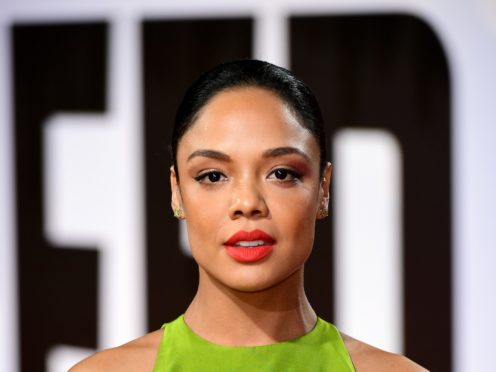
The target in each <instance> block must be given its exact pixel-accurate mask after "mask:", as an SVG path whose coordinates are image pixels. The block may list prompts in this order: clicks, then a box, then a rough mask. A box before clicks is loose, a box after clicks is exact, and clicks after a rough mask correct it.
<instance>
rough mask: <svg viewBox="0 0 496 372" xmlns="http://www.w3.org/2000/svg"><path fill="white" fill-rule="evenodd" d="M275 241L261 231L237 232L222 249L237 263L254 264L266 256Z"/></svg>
mask: <svg viewBox="0 0 496 372" xmlns="http://www.w3.org/2000/svg"><path fill="white" fill-rule="evenodd" d="M275 242H276V240H275V239H274V238H273V237H271V236H270V235H269V234H267V233H266V232H264V231H262V230H258V229H256V230H252V231H244V230H241V231H238V232H237V233H236V234H234V235H233V236H231V237H230V238H229V239H228V240H227V241H226V242H225V243H224V247H225V248H226V252H227V254H228V255H229V256H231V257H232V258H234V259H235V260H236V261H239V262H256V261H260V260H261V259H262V258H264V257H265V256H267V255H268V254H269V253H270V252H271V251H272V248H273V247H274V243H275Z"/></svg>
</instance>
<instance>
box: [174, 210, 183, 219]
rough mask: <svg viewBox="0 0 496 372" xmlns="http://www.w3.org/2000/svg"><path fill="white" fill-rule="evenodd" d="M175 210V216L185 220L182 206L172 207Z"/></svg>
mask: <svg viewBox="0 0 496 372" xmlns="http://www.w3.org/2000/svg"><path fill="white" fill-rule="evenodd" d="M172 210H173V211H174V217H176V218H177V219H178V220H184V214H183V210H182V208H172Z"/></svg>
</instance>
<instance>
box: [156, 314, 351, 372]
mask: <svg viewBox="0 0 496 372" xmlns="http://www.w3.org/2000/svg"><path fill="white" fill-rule="evenodd" d="M163 328H164V335H163V337H162V341H161V343H160V347H159V350H158V354H157V359H156V361H155V367H154V368H153V371H154V372H164V371H167V372H169V371H216V372H217V371H218V372H222V371H236V372H243V371H284V372H286V371H298V372H301V371H312V372H317V371H332V372H345V371H346V372H348V371H355V369H354V368H353V364H352V362H351V358H350V356H349V354H348V351H347V350H346V347H345V345H344V343H343V340H342V338H341V335H340V334H339V331H338V330H337V329H336V327H334V326H333V325H332V324H330V323H328V322H326V321H324V320H322V319H320V318H318V319H317V323H316V325H315V327H314V328H313V329H312V330H311V331H310V332H309V333H307V334H305V335H303V336H301V337H298V338H296V339H293V340H289V341H284V342H279V343H275V344H271V345H263V346H250V347H246V346H239V347H237V346H220V345H216V344H212V343H210V342H208V341H206V340H204V339H202V338H201V337H200V336H198V335H197V334H195V333H194V332H193V331H192V330H191V329H190V328H189V327H188V326H187V325H186V323H185V322H184V318H183V316H182V315H181V316H180V317H179V318H177V319H176V320H174V321H172V322H170V323H167V324H164V326H163Z"/></svg>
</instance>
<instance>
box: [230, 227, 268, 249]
mask: <svg viewBox="0 0 496 372" xmlns="http://www.w3.org/2000/svg"><path fill="white" fill-rule="evenodd" d="M254 240H262V241H264V242H265V243H267V244H273V243H274V242H275V241H276V240H275V239H274V238H273V237H272V236H270V235H269V234H267V233H266V232H265V231H262V230H259V229H255V230H252V231H245V230H240V231H238V232H237V233H235V234H234V235H232V236H231V237H230V238H229V239H228V240H227V241H226V242H225V243H224V245H235V244H236V243H238V242H247V241H248V242H250V241H254Z"/></svg>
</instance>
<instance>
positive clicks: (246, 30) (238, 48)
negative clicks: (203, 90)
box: [143, 18, 252, 329]
mask: <svg viewBox="0 0 496 372" xmlns="http://www.w3.org/2000/svg"><path fill="white" fill-rule="evenodd" d="M251 35H252V20H251V19H249V18H244V19H209V20H159V21H145V22H144V23H143V53H144V54H143V69H144V70H143V76H144V79H143V81H144V96H145V97H144V98H145V107H144V113H145V146H144V147H145V151H146V152H145V171H146V220H147V227H146V237H147V239H148V240H147V252H148V258H147V262H148V265H147V268H148V271H147V274H148V290H149V293H148V294H149V297H148V320H149V322H148V325H149V327H150V328H151V329H156V328H157V327H159V326H160V325H161V324H162V323H163V322H165V321H170V320H172V319H174V318H175V317H177V316H178V315H180V314H182V313H183V312H184V311H185V310H186V307H187V306H188V304H189V302H190V301H191V299H192V298H193V295H194V294H195V291H196V287H197V284H198V274H197V269H196V264H195V262H194V261H193V260H192V259H190V258H187V257H186V256H184V254H182V253H181V251H180V250H179V239H178V238H179V236H178V225H177V222H176V221H175V219H174V218H173V217H172V211H171V207H170V184H169V166H170V159H169V156H168V152H167V145H168V144H169V143H170V140H171V131H172V125H173V122H174V116H175V112H176V109H177V106H178V105H179V101H180V99H181V98H182V95H183V94H184V91H185V90H186V88H187V87H188V86H189V85H190V84H191V83H192V82H193V80H194V79H196V78H197V77H198V76H199V75H200V73H202V72H204V71H206V70H208V69H210V68H211V67H213V66H215V65H216V64H218V63H220V62H222V61H228V60H233V59H242V58H250V57H251V54H252V53H251V44H252V42H251Z"/></svg>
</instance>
